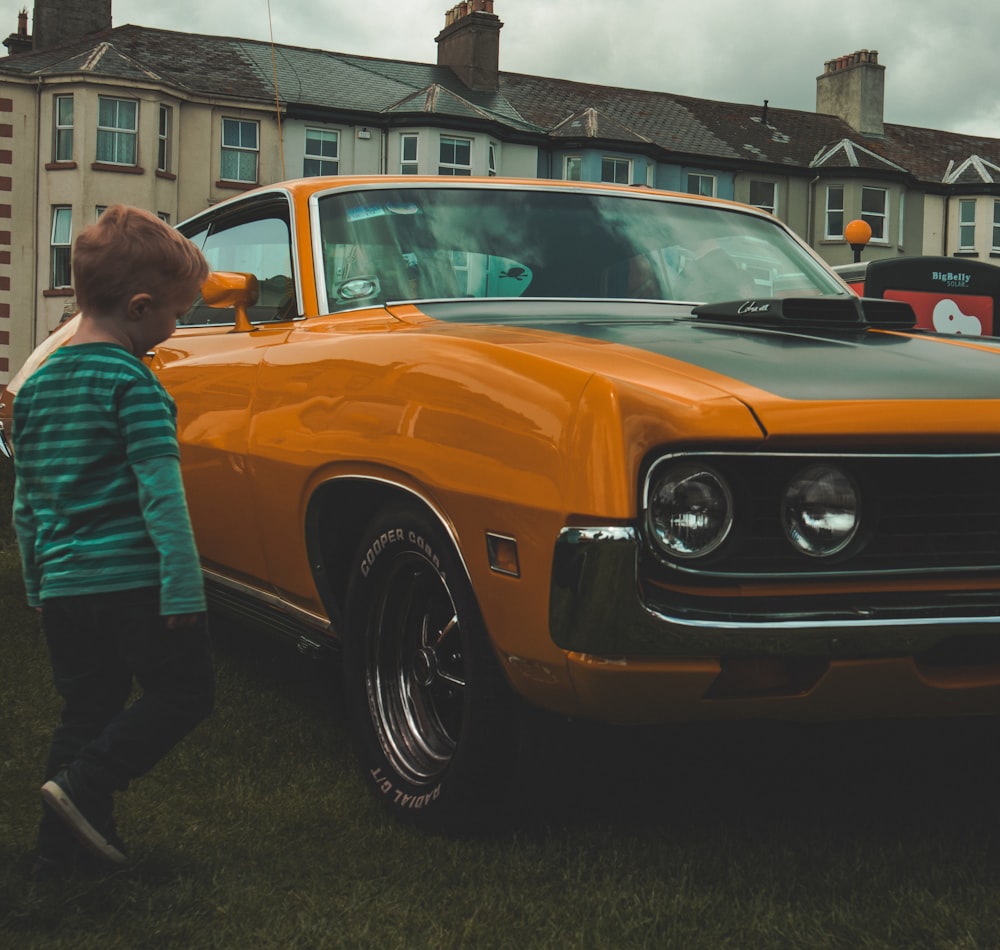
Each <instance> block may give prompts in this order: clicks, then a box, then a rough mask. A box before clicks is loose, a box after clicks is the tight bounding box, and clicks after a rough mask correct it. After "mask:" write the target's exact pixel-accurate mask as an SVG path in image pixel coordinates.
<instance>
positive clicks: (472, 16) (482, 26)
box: [434, 0, 503, 92]
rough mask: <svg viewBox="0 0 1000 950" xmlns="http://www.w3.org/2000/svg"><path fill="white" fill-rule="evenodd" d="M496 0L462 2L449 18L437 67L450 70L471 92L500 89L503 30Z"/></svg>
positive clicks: (440, 40)
mask: <svg viewBox="0 0 1000 950" xmlns="http://www.w3.org/2000/svg"><path fill="white" fill-rule="evenodd" d="M502 27H503V24H502V23H501V22H500V18H499V17H497V16H496V15H495V14H494V13H493V0H462V2H461V3H457V4H456V5H455V6H453V7H452V8H451V9H450V10H449V11H448V12H447V13H446V14H445V19H444V29H443V30H442V31H441V32H440V33H439V34H438V35H437V38H436V39H435V41H434V42H436V43H437V45H438V66H448V67H450V68H451V70H452V72H453V73H454V74H455V75H456V76H458V78H459V79H461V80H462V82H463V83H465V85H466V86H468V87H469V89H472V90H473V91H475V92H495V91H496V90H497V89H498V88H499V85H500V78H499V76H500V30H501V28H502Z"/></svg>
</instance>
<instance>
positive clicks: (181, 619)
mask: <svg viewBox="0 0 1000 950" xmlns="http://www.w3.org/2000/svg"><path fill="white" fill-rule="evenodd" d="M201 618H202V615H201V614H171V615H170V616H169V617H166V618H165V619H166V621H167V629H168V630H176V629H177V627H193V626H194V625H195V624H196V623H197V622H198V621H199V620H201Z"/></svg>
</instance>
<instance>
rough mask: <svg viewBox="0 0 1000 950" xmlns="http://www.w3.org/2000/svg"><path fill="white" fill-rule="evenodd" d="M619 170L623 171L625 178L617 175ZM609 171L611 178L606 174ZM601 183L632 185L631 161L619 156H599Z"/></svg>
mask: <svg viewBox="0 0 1000 950" xmlns="http://www.w3.org/2000/svg"><path fill="white" fill-rule="evenodd" d="M619 169H624V170H625V178H624V180H623V179H621V178H620V177H619V175H618V172H619ZM609 170H610V172H611V177H610V178H609V177H608V175H607V172H608V171H609ZM601 182H602V183H603V184H606V185H631V184H632V159H631V158H623V157H622V156H620V155H602V156H601Z"/></svg>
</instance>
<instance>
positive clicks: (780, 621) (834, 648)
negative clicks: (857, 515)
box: [549, 527, 1000, 658]
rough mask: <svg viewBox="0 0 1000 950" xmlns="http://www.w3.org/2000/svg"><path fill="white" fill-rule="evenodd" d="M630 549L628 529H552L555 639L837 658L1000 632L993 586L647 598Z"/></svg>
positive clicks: (682, 652) (674, 651) (598, 651)
mask: <svg viewBox="0 0 1000 950" xmlns="http://www.w3.org/2000/svg"><path fill="white" fill-rule="evenodd" d="M639 551H640V545H639V539H638V535H637V533H636V531H635V529H634V528H629V527H590V528H564V529H563V530H562V531H561V532H560V535H559V538H558V540H557V541H556V546H555V554H554V558H553V570H552V584H551V592H550V599H549V629H550V632H551V636H552V639H553V641H554V642H555V643H556V645H558V646H559V647H561V648H562V649H564V650H571V651H573V652H577V653H587V654H591V655H595V656H603V657H609V658H613V657H633V658H638V657H694V656H703V657H722V656H730V657H736V656H825V657H831V658H837V657H840V658H844V657H888V656H912V655H916V654H921V653H924V652H925V651H927V650H930V649H932V648H933V647H935V646H938V645H940V644H943V643H944V642H945V641H948V640H951V639H953V638H959V637H961V638H963V639H964V638H970V637H981V636H986V635H989V634H992V635H994V636H997V637H1000V591H990V592H987V593H983V592H981V591H980V592H975V593H973V594H967V593H964V592H955V593H944V594H942V595H941V596H940V598H939V600H937V601H935V602H934V603H926V602H925V603H922V604H921V603H917V604H907V603H894V604H891V605H884V604H880V603H879V602H878V599H877V598H875V597H872V598H870V600H871V603H870V604H869V603H866V602H865V597H866V596H867V595H859V596H858V597H857V598H856V600H857V601H858V603H857V604H852V605H851V607H849V608H846V607H842V606H834V607H827V608H824V607H820V608H819V609H815V610H811V609H809V608H808V607H807V608H806V609H802V607H801V601H799V602H798V603H797V604H796V606H795V609H794V611H793V610H792V609H789V610H787V611H785V610H781V609H780V608H779V609H778V610H772V611H770V612H760V611H758V612H754V613H751V612H749V609H748V610H747V612H746V613H742V612H741V610H740V607H739V606H738V605H737V601H736V599H735V598H727V599H726V600H725V604H724V605H723V604H721V603H713V601H712V599H711V598H710V597H705V598H704V603H703V604H699V605H698V606H697V607H691V606H690V605H688V606H687V607H679V606H677V605H671V604H669V603H667V602H666V598H667V596H668V594H666V593H659V594H658V596H660V597H661V598H662V599H663V601H664V602H662V603H661V602H655V601H654V600H652V599H651V596H648V595H646V594H645V593H644V592H643V589H642V586H641V583H640V575H639ZM653 596H656V595H653ZM925 599H926V598H925ZM745 603H747V604H750V603H751V600H750V599H749V598H748V599H747V600H746V601H745ZM772 603H773V601H772ZM789 604H790V605H791V598H789ZM723 607H724V609H721V608H723Z"/></svg>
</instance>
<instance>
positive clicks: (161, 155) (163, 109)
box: [156, 102, 174, 174]
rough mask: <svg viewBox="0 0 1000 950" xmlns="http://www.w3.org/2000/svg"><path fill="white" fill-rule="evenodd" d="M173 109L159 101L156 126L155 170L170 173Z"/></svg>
mask: <svg viewBox="0 0 1000 950" xmlns="http://www.w3.org/2000/svg"><path fill="white" fill-rule="evenodd" d="M173 112H174V110H173V109H172V108H171V107H170V106H168V105H164V104H163V103H162V102H161V103H160V111H159V116H158V117H157V126H156V170H157V171H158V172H165V173H166V174H170V171H171V168H170V166H171V161H170V158H171V155H170V135H171V131H172V129H173V125H174V115H173Z"/></svg>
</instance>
